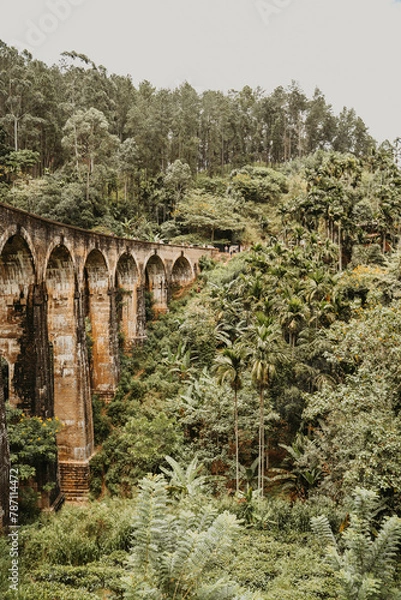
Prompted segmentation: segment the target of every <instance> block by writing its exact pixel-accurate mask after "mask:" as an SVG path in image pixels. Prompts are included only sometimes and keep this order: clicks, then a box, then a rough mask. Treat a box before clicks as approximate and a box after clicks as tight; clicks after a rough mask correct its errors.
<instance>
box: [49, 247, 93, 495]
mask: <svg viewBox="0 0 401 600" xmlns="http://www.w3.org/2000/svg"><path fill="white" fill-rule="evenodd" d="M46 290H47V323H48V335H49V349H50V356H51V359H52V363H53V374H54V375H53V376H54V414H55V416H56V417H57V418H58V419H60V421H61V424H62V428H61V431H60V432H59V433H58V435H57V445H58V459H59V471H60V487H61V491H62V492H63V493H64V494H65V495H66V497H67V499H78V498H81V497H85V496H87V494H88V492H89V459H90V457H91V455H92V454H93V450H94V434H93V420H92V407H91V395H90V383H89V369H88V358H87V350H86V343H85V342H86V340H85V325H84V312H83V301H82V295H81V294H80V293H79V291H78V289H77V280H76V273H75V269H74V265H73V262H72V258H71V255H70V254H69V252H68V250H67V249H66V248H65V247H64V246H57V247H56V248H55V249H54V250H53V252H52V254H51V256H50V258H49V261H48V265H47V271H46Z"/></svg>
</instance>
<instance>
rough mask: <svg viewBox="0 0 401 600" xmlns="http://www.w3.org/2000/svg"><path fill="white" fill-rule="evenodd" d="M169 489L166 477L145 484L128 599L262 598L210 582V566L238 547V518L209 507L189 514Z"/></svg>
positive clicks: (135, 527)
mask: <svg viewBox="0 0 401 600" xmlns="http://www.w3.org/2000/svg"><path fill="white" fill-rule="evenodd" d="M167 487H168V486H167V482H166V480H165V479H164V477H163V476H157V477H149V478H146V479H144V480H143V481H142V482H141V485H140V493H139V497H138V508H137V512H136V515H135V518H134V522H133V537H132V540H133V546H132V550H131V558H130V560H129V566H130V567H131V568H132V574H131V576H130V577H129V578H127V579H126V594H125V598H126V600H145V598H146V599H147V600H170V599H171V600H181V599H182V600H183V599H184V598H185V600H190V599H194V600H195V599H199V600H207V599H208V598H210V600H212V599H213V600H224V599H227V600H236V599H237V600H247V599H248V598H249V599H251V598H256V596H247V595H246V594H245V592H244V591H243V590H241V588H240V587H239V586H238V585H237V584H235V583H234V582H230V581H227V580H223V579H222V580H219V581H215V582H210V581H207V583H206V582H205V580H206V579H207V573H208V571H209V570H210V569H209V567H211V566H214V565H215V564H216V563H217V564H218V563H219V561H220V560H221V559H222V558H223V557H224V555H225V553H226V552H227V551H229V550H230V549H231V548H232V544H233V541H234V539H235V536H236V534H237V532H238V530H239V523H238V521H237V519H236V517H235V516H234V515H232V514H230V513H228V512H224V513H222V514H220V515H216V511H215V510H214V509H213V508H211V507H208V506H203V507H202V508H200V509H199V510H189V509H188V508H187V506H188V501H182V500H181V501H180V503H179V504H178V506H174V505H172V504H171V503H170V502H169V500H168V494H167ZM183 505H184V506H183ZM194 506H195V505H194Z"/></svg>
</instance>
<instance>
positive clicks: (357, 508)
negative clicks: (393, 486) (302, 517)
mask: <svg viewBox="0 0 401 600" xmlns="http://www.w3.org/2000/svg"><path fill="white" fill-rule="evenodd" d="M379 510H380V506H379V499H378V496H377V495H376V494H375V493H374V492H370V491H368V490H363V489H359V488H358V489H357V490H356V492H355V497H354V505H353V510H352V512H351V514H350V526H349V527H348V529H347V530H346V531H345V532H344V533H343V535H342V542H343V545H344V551H343V553H342V554H340V552H339V549H338V545H337V542H336V539H335V537H334V534H333V532H332V530H331V527H330V524H329V522H328V519H327V518H326V517H324V516H320V517H317V518H314V519H312V520H311V524H312V530H313V531H314V533H315V534H316V535H317V536H318V537H319V539H320V540H321V541H322V542H323V544H324V546H325V547H326V548H327V556H326V558H327V562H328V563H329V564H330V565H331V566H332V567H333V568H334V570H336V571H337V572H338V573H339V577H340V580H341V583H342V589H343V598H344V599H345V600H391V599H395V598H399V597H400V595H399V592H397V591H395V590H393V589H392V588H391V585H392V584H393V582H394V576H395V567H396V560H397V557H398V554H399V546H400V542H401V519H399V518H398V517H391V518H387V519H386V520H385V521H384V523H383V525H382V527H381V529H380V531H379V532H378V533H377V532H375V531H374V529H373V520H374V518H375V516H376V515H377V513H378V511H379Z"/></svg>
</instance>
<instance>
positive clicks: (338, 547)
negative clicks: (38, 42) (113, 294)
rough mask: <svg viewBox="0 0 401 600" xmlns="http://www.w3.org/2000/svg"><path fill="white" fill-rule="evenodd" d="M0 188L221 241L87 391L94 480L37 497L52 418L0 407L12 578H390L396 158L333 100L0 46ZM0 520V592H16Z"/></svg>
mask: <svg viewBox="0 0 401 600" xmlns="http://www.w3.org/2000/svg"><path fill="white" fill-rule="evenodd" d="M0 61H1V78H0V85H1V90H0V123H1V124H2V125H1V127H2V129H1V146H0V177H1V184H0V185H1V188H0V194H1V200H2V201H3V202H7V203H10V204H13V205H14V206H18V207H21V208H24V209H27V210H30V211H33V212H37V213H38V214H40V215H43V216H46V217H50V218H53V219H58V220H61V221H64V222H66V223H70V224H76V225H80V226H84V227H88V228H92V229H95V230H98V231H103V232H109V233H111V234H113V235H123V236H127V237H133V238H147V239H155V240H163V241H164V242H167V243H168V242H173V243H177V242H179V243H189V244H201V245H203V244H207V245H209V244H215V245H217V246H218V247H220V249H222V250H224V249H225V246H233V245H234V246H237V245H239V246H240V248H241V249H242V251H241V252H239V253H235V254H233V255H232V256H231V255H230V253H228V252H224V251H223V252H222V253H221V256H220V260H216V261H212V260H210V259H206V258H205V259H204V260H203V262H202V270H201V273H200V275H199V277H198V279H197V281H196V282H195V285H194V286H193V287H192V289H190V290H188V289H187V290H184V291H181V292H180V293H177V294H176V296H175V298H174V299H173V300H172V302H171V303H170V307H169V312H168V313H167V314H165V315H161V316H159V317H158V318H154V315H153V313H152V298H151V297H150V298H148V299H147V300H148V302H147V318H148V330H147V339H146V341H145V342H144V343H143V345H141V346H137V347H134V348H132V350H131V351H130V352H129V353H126V354H122V356H121V362H122V365H123V368H122V376H121V381H120V385H119V389H118V391H117V393H116V395H115V397H114V398H113V399H112V400H111V401H110V402H108V403H105V402H103V401H101V400H100V399H99V398H97V397H94V398H93V411H94V421H95V436H96V444H97V452H96V454H95V456H94V457H93V459H92V461H91V500H90V502H88V503H87V504H86V505H85V506H73V505H69V506H64V507H63V508H62V509H61V510H60V511H59V512H58V513H57V514H48V513H46V514H39V513H38V511H37V509H36V493H35V492H34V490H33V489H31V488H30V487H29V486H28V485H26V486H24V485H23V483H24V481H25V482H29V481H32V478H34V477H35V472H36V469H37V468H38V466H39V465H43V462H44V461H47V462H48V463H52V462H53V463H54V461H55V458H56V444H55V436H56V433H57V430H58V429H59V427H60V423H58V422H57V421H56V420H52V419H49V420H48V422H43V421H42V420H41V419H39V418H36V417H31V418H29V417H26V416H25V415H24V414H22V412H21V411H20V410H18V409H15V408H11V407H10V406H8V407H7V427H8V434H9V441H10V450H11V458H12V463H13V465H15V466H18V468H19V472H20V478H21V482H20V483H21V489H20V500H19V502H20V510H21V514H22V519H23V521H22V524H23V526H22V527H21V530H20V534H19V542H20V570H19V578H20V580H19V595H18V598H20V599H21V600H38V599H40V600H96V599H98V600H99V599H101V598H102V599H105V598H109V599H115V600H117V599H131V600H139V599H142V600H145V599H146V600H152V599H154V600H170V599H171V600H184V599H188V600H189V599H198V600H202V599H204V600H207V599H209V600H220V599H227V600H247V599H248V600H273V599H274V600H277V599H278V598H280V599H281V600H301V599H302V600H317V599H326V600H330V599H332V600H335V599H336V600H337V599H340V598H343V599H344V600H364V599H366V600H368V599H372V600H395V599H396V598H399V597H400V592H399V590H400V585H401V561H400V555H399V550H400V543H401V412H400V409H401V370H400V364H401V253H400V252H399V244H400V241H401V240H400V236H401V171H400V168H399V166H398V165H399V155H398V142H397V141H396V142H395V143H394V144H390V143H387V142H386V143H384V144H382V145H380V146H379V145H378V144H377V143H376V142H375V141H374V140H373V139H372V138H371V137H370V135H369V133H368V130H367V128H366V126H365V125H364V123H363V122H362V120H361V119H360V118H359V117H357V115H356V114H355V112H354V111H353V110H352V109H344V110H343V111H342V112H341V113H340V115H338V116H335V115H334V114H333V112H332V109H331V107H330V105H329V104H327V102H326V100H325V98H324V96H323V94H322V93H321V92H320V91H319V90H316V92H315V94H314V96H313V98H312V99H308V98H306V97H305V95H304V94H303V92H302V91H301V90H300V89H299V87H298V86H297V85H296V84H295V83H292V84H291V85H290V86H289V87H288V88H286V89H285V88H277V89H276V90H275V91H274V92H273V93H272V94H270V95H266V94H265V93H264V92H263V91H262V90H260V89H257V90H252V89H250V88H248V87H245V88H244V89H243V90H241V91H239V92H235V91H231V92H229V93H222V92H215V91H207V92H204V93H202V94H198V93H197V92H196V91H195V90H194V89H193V88H192V87H191V86H190V85H189V84H183V85H182V86H180V87H179V88H177V89H175V90H156V89H155V88H154V87H153V86H152V85H151V84H150V83H149V82H143V83H142V84H140V85H139V86H138V88H136V87H135V86H134V85H133V84H132V81H131V79H130V78H129V77H120V76H116V75H108V74H107V72H106V70H105V69H104V68H103V67H97V66H96V65H94V64H93V63H92V62H91V61H90V60H89V59H88V58H86V57H84V56H82V55H78V54H76V53H66V54H65V55H64V56H63V60H62V63H61V65H60V66H59V67H51V68H49V67H47V66H46V65H44V64H43V63H40V62H38V61H36V60H34V59H33V58H32V57H31V56H30V55H28V54H18V53H17V51H15V50H14V49H12V48H8V47H7V46H6V45H4V44H3V45H2V46H1V49H0ZM9 548H10V543H9V540H8V539H7V537H3V538H0V565H1V569H0V592H1V596H2V598H5V600H11V599H12V598H15V597H16V596H15V594H14V592H13V591H12V590H10V589H9V581H8V569H9V561H10V556H9Z"/></svg>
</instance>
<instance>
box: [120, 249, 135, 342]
mask: <svg viewBox="0 0 401 600" xmlns="http://www.w3.org/2000/svg"><path fill="white" fill-rule="evenodd" d="M138 283H139V271H138V267H137V264H136V262H135V260H134V258H133V257H132V256H131V254H129V253H128V252H125V253H124V254H123V255H122V256H120V259H119V261H118V263H117V268H116V276H115V289H116V313H117V320H118V323H119V329H120V333H121V335H122V346H123V348H124V349H126V350H128V349H129V348H130V346H131V345H132V343H133V342H134V340H135V339H136V338H137V336H138Z"/></svg>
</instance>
